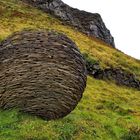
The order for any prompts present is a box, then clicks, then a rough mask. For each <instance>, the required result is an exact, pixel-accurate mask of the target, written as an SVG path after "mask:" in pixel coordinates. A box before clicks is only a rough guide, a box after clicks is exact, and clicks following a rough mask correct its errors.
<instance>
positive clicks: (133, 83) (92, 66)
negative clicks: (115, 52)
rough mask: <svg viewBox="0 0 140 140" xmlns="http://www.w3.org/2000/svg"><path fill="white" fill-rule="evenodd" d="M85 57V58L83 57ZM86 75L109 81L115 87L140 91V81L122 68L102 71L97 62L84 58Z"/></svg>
mask: <svg viewBox="0 0 140 140" xmlns="http://www.w3.org/2000/svg"><path fill="white" fill-rule="evenodd" d="M84 57H85V56H84ZM85 61H86V68H87V73H88V74H89V75H90V76H93V77H94V78H96V79H101V80H109V81H113V82H115V83H116V84H117V85H121V86H127V87H131V88H136V89H138V90H140V80H139V79H138V78H137V76H136V75H134V74H133V73H130V72H127V71H126V70H123V69H122V68H113V67H110V68H106V69H102V68H101V67H100V64H99V62H96V61H94V60H92V59H89V58H88V57H87V56H86V57H85Z"/></svg>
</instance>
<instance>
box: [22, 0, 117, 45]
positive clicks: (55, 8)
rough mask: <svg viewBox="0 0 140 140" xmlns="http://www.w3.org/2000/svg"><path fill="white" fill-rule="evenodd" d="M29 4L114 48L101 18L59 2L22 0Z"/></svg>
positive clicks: (112, 39)
mask: <svg viewBox="0 0 140 140" xmlns="http://www.w3.org/2000/svg"><path fill="white" fill-rule="evenodd" d="M22 1H24V2H28V3H29V4H31V5H33V6H35V7H37V8H39V9H41V10H43V11H44V12H47V13H50V14H52V15H53V16H55V17H57V18H59V19H61V20H62V21H64V23H66V24H68V25H72V26H74V27H75V28H76V29H78V30H79V31H81V32H83V33H85V34H87V35H89V36H91V37H96V38H98V39H101V40H102V41H104V42H106V43H107V44H109V45H111V46H112V47H115V44H114V38H113V37H112V35H111V33H110V31H109V30H108V29H107V28H106V26H105V24H104V22H103V20H102V18H101V16H100V15H99V14H97V13H96V14H93V13H89V12H85V11H80V10H78V9H75V8H72V7H70V6H68V5H67V4H65V3H63V2H62V1H61V0H22Z"/></svg>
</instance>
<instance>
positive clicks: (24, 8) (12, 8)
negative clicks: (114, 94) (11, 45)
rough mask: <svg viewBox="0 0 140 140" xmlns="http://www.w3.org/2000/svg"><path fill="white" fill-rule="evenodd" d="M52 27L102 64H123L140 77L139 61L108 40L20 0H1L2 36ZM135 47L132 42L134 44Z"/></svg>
mask: <svg viewBox="0 0 140 140" xmlns="http://www.w3.org/2000/svg"><path fill="white" fill-rule="evenodd" d="M30 28H33V29H40V28H41V29H53V30H56V31H58V32H62V33H64V34H66V35H67V36H69V37H70V38H71V39H72V40H73V41H75V43H76V44H77V46H78V47H79V49H80V50H81V51H82V52H83V53H88V54H89V56H90V57H92V58H93V59H95V60H98V61H100V64H101V66H102V67H110V66H113V67H122V68H124V69H126V70H127V71H130V72H133V73H135V74H136V75H138V76H139V78H140V61H138V60H136V59H134V58H132V57H129V56H127V55H125V54H123V53H122V52H120V51H118V50H116V49H113V48H112V47H109V46H108V45H106V44H105V43H103V42H101V41H99V40H97V39H95V38H91V37H87V36H86V35H84V34H82V33H80V32H78V31H76V30H75V29H74V28H72V27H69V26H64V25H63V24H62V23H61V22H60V21H59V20H57V19H55V18H53V17H52V16H50V15H49V14H46V13H43V12H42V11H40V10H37V9H35V8H33V7H30V6H29V5H27V4H23V3H22V2H20V1H19V0H1V2H0V40H2V39H5V38H6V37H7V36H8V35H10V34H12V33H13V32H16V31H21V30H23V29H30ZM132 47H133V46H132Z"/></svg>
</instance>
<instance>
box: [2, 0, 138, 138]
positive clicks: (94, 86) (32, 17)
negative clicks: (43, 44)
mask: <svg viewBox="0 0 140 140" xmlns="http://www.w3.org/2000/svg"><path fill="white" fill-rule="evenodd" d="M25 28H26V29H29V28H34V29H35V28H44V29H55V30H57V31H59V32H62V33H65V34H67V36H69V37H70V38H71V39H72V40H73V41H75V42H76V44H77V46H78V47H79V49H80V50H81V51H82V52H84V53H88V54H89V56H90V57H92V58H93V59H95V60H98V61H99V62H100V64H101V66H102V67H109V66H113V67H122V68H124V69H126V70H127V71H130V72H133V73H134V74H136V75H137V76H138V77H139V78H140V61H138V60H135V59H134V58H131V57H129V56H127V55H125V54H123V53H122V52H120V51H118V50H116V49H113V48H111V47H109V46H107V45H105V44H104V43H102V42H101V41H99V40H97V39H94V38H89V37H87V36H86V35H84V34H82V33H80V32H78V31H76V30H75V29H73V28H72V27H69V26H65V25H63V24H62V23H61V22H60V21H59V20H57V19H55V18H54V17H52V16H50V15H49V14H46V13H43V12H41V11H39V10H37V9H35V8H33V7H30V6H28V5H26V4H23V3H22V2H20V1H19V0H0V40H3V39H5V38H6V37H7V36H8V35H10V34H12V33H13V32H15V31H20V30H22V29H25ZM132 47H133V46H132ZM139 106H140V91H138V90H136V89H131V88H126V87H119V86H116V85H115V84H113V83H111V82H105V81H102V80H95V79H93V78H91V77H88V81H87V88H86V90H85V93H84V96H83V98H82V100H81V102H80V103H79V105H78V106H77V108H76V109H75V110H74V111H73V112H72V113H71V114H70V115H68V116H67V117H65V118H63V119H60V120H57V121H49V122H48V121H43V120H41V119H39V118H36V117H33V116H28V115H25V114H21V113H17V111H13V110H11V111H2V110H1V111H0V140H53V139H54V140H121V139H122V140H140V107H139Z"/></svg>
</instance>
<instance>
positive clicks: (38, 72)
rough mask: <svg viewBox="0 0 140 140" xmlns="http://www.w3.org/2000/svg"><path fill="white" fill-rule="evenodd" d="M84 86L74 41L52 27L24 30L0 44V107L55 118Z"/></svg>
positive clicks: (77, 98)
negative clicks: (48, 29)
mask: <svg viewBox="0 0 140 140" xmlns="http://www.w3.org/2000/svg"><path fill="white" fill-rule="evenodd" d="M85 87H86V68H85V63H84V60H83V57H82V55H81V53H80V52H79V50H78V49H77V47H76V45H75V43H74V42H72V41H71V40H70V39H69V38H68V37H67V36H65V35H63V34H60V33H57V32H55V31H46V30H28V31H27V30H24V31H22V32H17V33H15V34H13V35H12V36H10V37H8V38H7V39H6V40H4V41H2V42H1V44H0V108H1V109H11V108H17V109H19V111H22V112H26V113H30V114H33V115H36V116H40V117H41V118H43V119H47V120H51V119H58V118H61V117H64V116H66V115H67V114H69V113H70V112H71V111H72V110H73V109H74V108H75V107H76V105H77V104H78V102H79V101H80V99H81V97H82V94H83V92H84V89H85Z"/></svg>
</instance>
